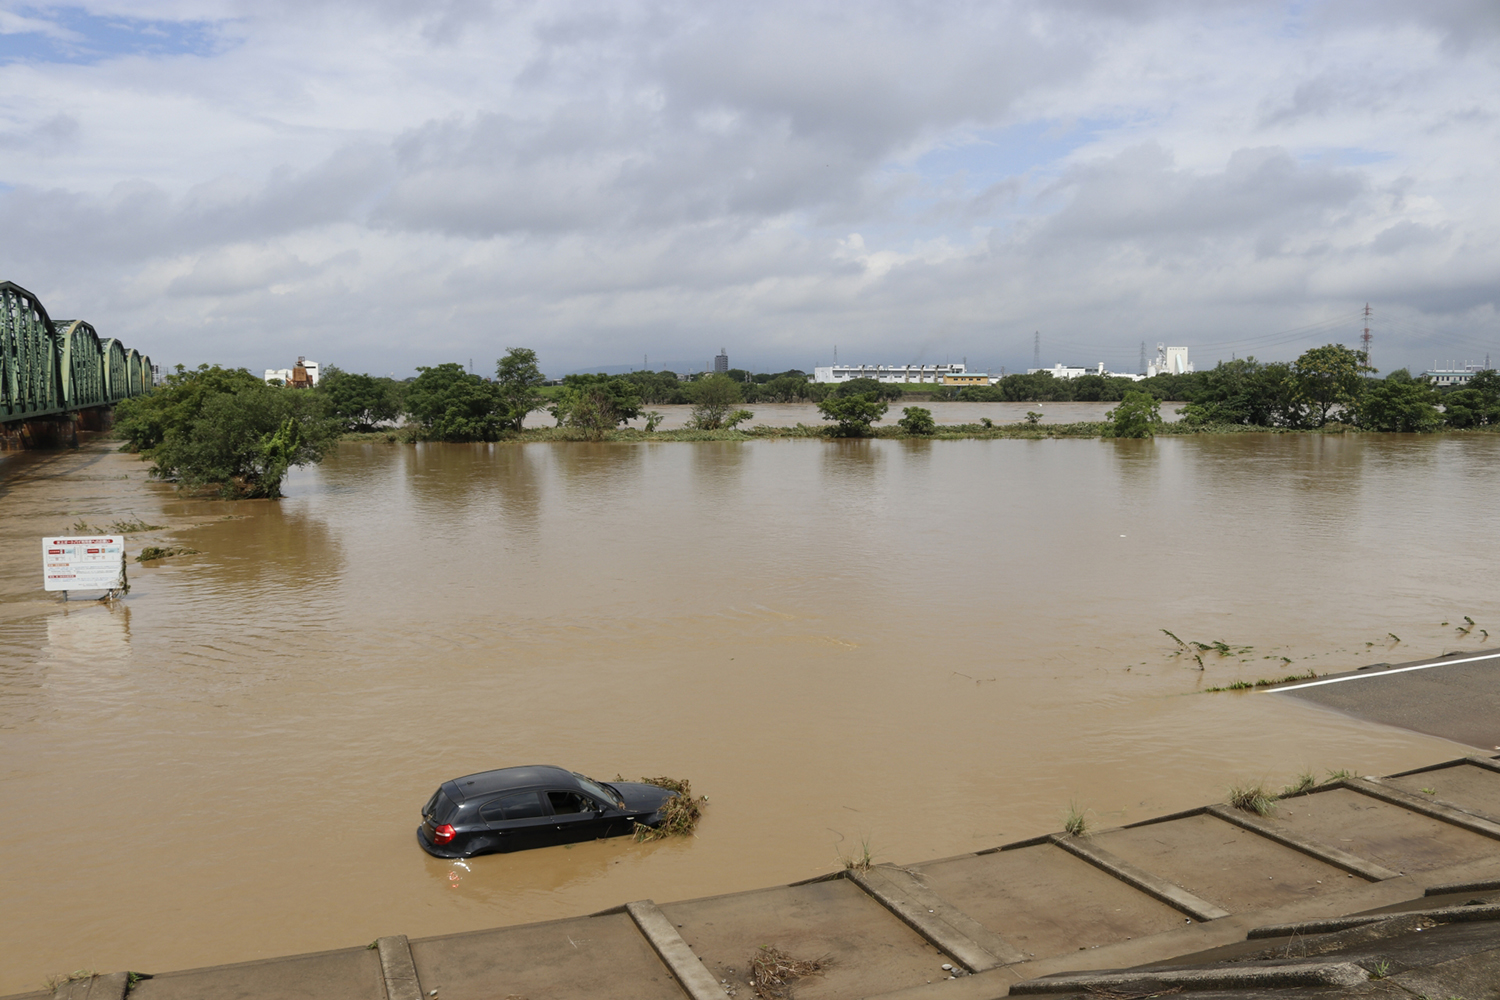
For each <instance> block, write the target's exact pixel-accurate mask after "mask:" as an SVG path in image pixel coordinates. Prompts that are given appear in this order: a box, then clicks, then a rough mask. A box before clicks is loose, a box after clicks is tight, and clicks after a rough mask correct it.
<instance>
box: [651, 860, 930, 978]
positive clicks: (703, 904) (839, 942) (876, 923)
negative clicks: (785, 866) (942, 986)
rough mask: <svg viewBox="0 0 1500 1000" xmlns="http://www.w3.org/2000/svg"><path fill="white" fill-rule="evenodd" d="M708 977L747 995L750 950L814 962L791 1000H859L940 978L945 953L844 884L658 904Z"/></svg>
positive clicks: (838, 881)
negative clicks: (815, 967) (817, 969)
mask: <svg viewBox="0 0 1500 1000" xmlns="http://www.w3.org/2000/svg"><path fill="white" fill-rule="evenodd" d="M661 911H662V913H664V914H666V916H667V919H668V920H670V921H671V922H672V923H673V924H674V925H675V926H676V927H677V930H678V933H680V934H681V935H682V937H683V940H685V941H686V942H687V943H688V946H689V947H691V948H692V949H693V951H694V953H695V954H697V956H698V957H699V958H700V959H702V960H703V964H704V965H706V966H707V967H708V970H709V972H711V973H713V975H714V976H715V977H717V978H719V979H723V980H728V981H729V982H731V983H736V984H738V988H739V989H740V990H745V991H747V992H748V986H747V985H746V984H747V982H748V971H747V970H748V969H749V967H750V961H751V959H752V958H753V957H754V955H755V952H756V949H758V948H760V947H761V946H769V947H773V948H779V949H780V950H782V951H784V952H786V953H787V954H788V955H790V956H791V957H792V958H794V959H798V960H803V961H818V962H822V963H823V965H824V969H823V972H822V973H821V974H819V975H816V976H809V977H807V978H805V979H801V980H798V981H797V983H796V986H795V987H794V988H793V990H792V993H793V995H794V996H796V997H797V1000H823V998H833V997H859V996H868V995H870V994H875V993H884V992H887V991H889V990H894V989H899V988H901V987H903V986H912V985H918V984H922V983H926V982H929V981H936V980H942V979H946V978H947V976H948V975H949V974H948V973H947V972H944V971H943V968H942V966H943V964H944V963H945V962H946V963H949V964H952V962H953V958H952V957H951V956H948V955H945V954H943V953H942V952H941V951H939V950H938V949H937V948H935V947H933V946H932V945H931V944H929V943H928V942H927V941H925V940H923V939H922V938H921V937H920V936H919V935H918V934H917V933H916V932H915V931H913V930H912V929H911V928H910V927H908V926H906V924H904V923H902V922H901V921H900V920H899V919H897V917H896V916H895V915H894V914H892V913H891V912H890V911H889V910H887V909H886V908H885V907H884V906H881V905H880V904H879V903H878V902H876V901H875V900H874V899H872V898H870V896H868V895H867V894H866V893H865V892H863V891H862V890H861V889H860V888H859V886H857V885H855V884H854V883H853V882H849V881H847V880H845V879H835V880H832V881H828V882H813V883H808V884H805V885H797V886H779V887H777V888H774V889H761V890H758V891H755V892H743V893H736V894H735V895H732V896H715V897H712V898H709V899H696V900H691V901H688V902H684V903H666V904H662V905H661Z"/></svg>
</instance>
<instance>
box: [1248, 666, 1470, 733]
mask: <svg viewBox="0 0 1500 1000" xmlns="http://www.w3.org/2000/svg"><path fill="white" fill-rule="evenodd" d="M1271 693H1273V694H1282V695H1287V696H1289V697H1293V698H1302V699H1304V700H1306V701H1311V702H1316V703H1317V704H1319V705H1323V706H1326V707H1328V708H1332V709H1335V710H1337V711H1340V712H1344V713H1346V714H1348V715H1353V716H1356V717H1358V718H1361V719H1369V720H1370V721H1372V722H1383V723H1386V724H1387V725H1391V726H1400V727H1401V728H1403V729H1412V730H1415V731H1417V732H1419V733H1427V734H1429V735H1432V736H1441V737H1442V738H1443V739H1448V740H1453V741H1455V742H1457V743H1467V744H1468V745H1469V746H1472V747H1478V748H1479V749H1481V750H1489V751H1495V750H1500V652H1495V653H1480V654H1464V655H1461V656H1449V657H1440V658H1438V659H1435V660H1423V661H1420V662H1416V663H1399V664H1393V665H1391V666H1389V667H1384V668H1382V667H1378V666H1372V667H1369V668H1367V669H1364V670H1352V671H1349V672H1348V673H1345V674H1332V675H1329V676H1327V677H1320V678H1319V679H1318V680H1315V681H1309V682H1306V683H1303V684H1289V685H1286V686H1285V687H1280V688H1275V689H1273V690H1272V692H1271Z"/></svg>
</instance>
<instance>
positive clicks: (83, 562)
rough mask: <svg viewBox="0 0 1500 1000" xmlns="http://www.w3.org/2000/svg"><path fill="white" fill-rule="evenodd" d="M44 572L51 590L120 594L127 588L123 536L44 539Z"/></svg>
mask: <svg viewBox="0 0 1500 1000" xmlns="http://www.w3.org/2000/svg"><path fill="white" fill-rule="evenodd" d="M42 572H43V574H44V575H45V576H46V578H47V589H48V590H118V589H120V588H121V587H124V586H125V539H124V537H123V536H121V535H104V536H102V537H90V536H88V535H65V536H62V537H60V538H43V539H42Z"/></svg>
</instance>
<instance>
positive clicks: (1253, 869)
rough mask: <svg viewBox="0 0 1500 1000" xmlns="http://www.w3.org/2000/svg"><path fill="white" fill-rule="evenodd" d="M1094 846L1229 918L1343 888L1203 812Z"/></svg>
mask: <svg viewBox="0 0 1500 1000" xmlns="http://www.w3.org/2000/svg"><path fill="white" fill-rule="evenodd" d="M1092 839H1093V841H1094V842H1095V843H1097V844H1099V845H1100V846H1102V847H1104V848H1106V849H1107V850H1110V851H1113V852H1114V853H1115V854H1117V855H1119V856H1120V857H1122V858H1124V859H1125V860H1127V861H1130V862H1132V863H1133V864H1136V865H1139V866H1140V867H1142V868H1144V869H1146V870H1147V871H1150V872H1154V873H1156V874H1157V875H1160V876H1162V877H1163V878H1167V879H1170V880H1171V881H1173V882H1175V883H1177V884H1178V885H1180V886H1182V887H1183V888H1184V889H1187V890H1188V891H1189V892H1191V893H1193V894H1194V895H1196V896H1200V897H1202V898H1203V899H1206V900H1208V901H1209V902H1211V903H1214V904H1216V905H1218V906H1221V907H1223V908H1224V909H1226V910H1228V911H1229V912H1231V913H1244V912H1246V911H1249V910H1263V909H1266V908H1269V907H1273V906H1281V905H1285V904H1287V903H1292V902H1297V901H1299V900H1302V899H1306V898H1308V897H1311V896H1320V895H1323V894H1325V893H1331V892H1336V891H1339V890H1342V889H1344V888H1345V883H1346V882H1347V881H1348V878H1347V873H1346V872H1344V871H1342V870H1340V869H1338V868H1335V867H1333V866H1332V865H1328V864H1324V863H1323V862H1321V861H1318V860H1317V859H1315V858H1312V857H1309V856H1308V855H1306V854H1303V853H1301V852H1300V851H1295V850H1293V849H1291V848H1290V847H1285V846H1283V845H1281V844H1278V843H1276V842H1274V841H1271V840H1267V839H1266V838H1265V837H1262V836H1260V835H1258V834H1255V833H1252V832H1250V831H1249V830H1244V829H1241V828H1240V827H1238V826H1232V825H1230V824H1229V823H1226V822H1224V821H1223V820H1221V819H1219V818H1217V817H1215V816H1211V815H1208V814H1202V815H1198V816H1189V817H1186V818H1184V819H1176V820H1171V821H1169V822H1166V823H1151V824H1148V825H1146V826H1134V827H1129V828H1126V829H1121V830H1106V831H1104V832H1102V833H1099V834H1096V835H1095V836H1094V837H1093V838H1092Z"/></svg>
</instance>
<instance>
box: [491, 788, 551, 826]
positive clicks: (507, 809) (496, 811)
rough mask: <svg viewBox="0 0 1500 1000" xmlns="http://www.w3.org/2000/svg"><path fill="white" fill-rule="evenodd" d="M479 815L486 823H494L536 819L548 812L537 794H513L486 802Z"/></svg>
mask: <svg viewBox="0 0 1500 1000" xmlns="http://www.w3.org/2000/svg"><path fill="white" fill-rule="evenodd" d="M479 815H480V816H482V817H483V818H484V821H485V822H486V823H493V822H495V821H496V820H499V819H534V818H535V817H537V816H545V815H546V812H545V811H543V809H542V799H541V796H539V795H537V793H536V792H511V793H510V794H509V795H502V796H500V797H499V798H498V799H491V800H490V801H488V802H486V803H485V804H484V808H482V809H480V810H479Z"/></svg>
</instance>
